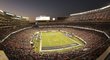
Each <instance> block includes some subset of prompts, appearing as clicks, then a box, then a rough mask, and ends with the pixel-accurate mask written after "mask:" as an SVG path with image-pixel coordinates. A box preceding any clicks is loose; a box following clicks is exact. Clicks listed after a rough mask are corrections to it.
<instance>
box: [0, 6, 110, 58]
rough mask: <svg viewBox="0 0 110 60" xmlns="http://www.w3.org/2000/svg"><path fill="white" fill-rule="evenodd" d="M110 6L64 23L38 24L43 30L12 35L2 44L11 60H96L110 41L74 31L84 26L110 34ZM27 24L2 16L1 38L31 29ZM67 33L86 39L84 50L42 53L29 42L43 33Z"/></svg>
mask: <svg viewBox="0 0 110 60" xmlns="http://www.w3.org/2000/svg"><path fill="white" fill-rule="evenodd" d="M109 15H110V5H108V6H105V7H102V8H99V9H95V10H90V11H86V12H82V13H76V14H71V16H69V17H68V18H66V19H64V20H61V21H59V20H56V21H49V22H38V25H39V27H32V28H30V29H26V30H22V31H20V32H18V33H15V34H12V35H11V36H10V37H9V38H7V39H6V40H5V41H4V42H2V43H1V44H0V49H1V50H4V51H5V53H6V55H7V56H8V58H9V60H96V59H97V58H98V57H99V56H100V55H101V54H102V53H103V52H104V51H105V50H106V49H107V48H108V47H109V46H110V40H109V39H108V38H107V36H105V35H104V34H103V33H100V32H96V31H92V30H87V29H79V28H74V27H73V26H80V27H81V26H82V27H89V28H95V29H98V30H102V31H104V32H106V33H107V34H108V35H110V29H109V26H110V16H109ZM31 25H32V24H30V23H29V22H27V21H22V20H15V19H9V18H7V17H6V16H4V15H0V39H3V38H4V37H5V36H7V35H8V34H9V33H11V32H13V31H16V30H19V29H21V28H24V27H27V26H31ZM53 29H54V30H65V31H68V32H70V33H74V34H75V35H77V36H78V37H81V38H82V39H84V40H85V41H86V42H87V44H86V45H85V47H84V48H82V49H80V50H75V51H73V50H71V51H67V52H65V53H56V52H53V53H47V54H42V53H41V54H39V53H36V52H35V51H34V50H33V47H32V46H31V44H30V43H29V42H30V40H31V39H32V36H33V34H34V33H35V32H38V31H42V30H53Z"/></svg>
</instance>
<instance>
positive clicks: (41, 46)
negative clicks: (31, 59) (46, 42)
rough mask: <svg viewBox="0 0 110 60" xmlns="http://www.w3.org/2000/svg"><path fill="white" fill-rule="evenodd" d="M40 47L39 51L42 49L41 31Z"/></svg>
mask: <svg viewBox="0 0 110 60" xmlns="http://www.w3.org/2000/svg"><path fill="white" fill-rule="evenodd" d="M40 38H41V39H40V49H39V51H42V32H40Z"/></svg>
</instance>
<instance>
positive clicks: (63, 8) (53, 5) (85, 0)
mask: <svg viewBox="0 0 110 60" xmlns="http://www.w3.org/2000/svg"><path fill="white" fill-rule="evenodd" d="M109 4H110V0H0V10H5V11H8V12H11V13H14V14H17V15H22V16H29V17H36V16H39V15H48V16H51V17H58V16H69V14H71V13H77V12H82V11H87V10H91V9H96V8H100V7H102V6H106V5H109Z"/></svg>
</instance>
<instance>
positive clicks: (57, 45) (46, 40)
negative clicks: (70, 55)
mask: <svg viewBox="0 0 110 60" xmlns="http://www.w3.org/2000/svg"><path fill="white" fill-rule="evenodd" d="M38 35H39V36H40V40H35V39H34V46H35V50H36V51H50V50H51V51H52V50H58V49H62V48H64V49H65V48H68V47H76V46H83V45H84V42H83V41H81V40H80V39H79V38H77V37H76V36H69V33H67V32H61V31H40V32H39V34H38ZM36 47H37V48H36Z"/></svg>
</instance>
